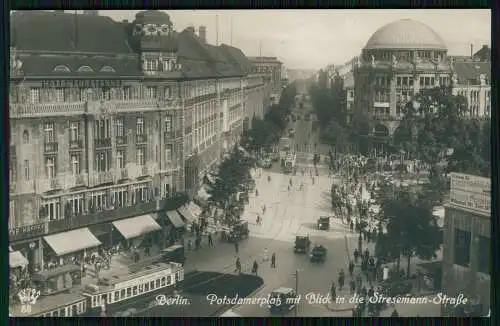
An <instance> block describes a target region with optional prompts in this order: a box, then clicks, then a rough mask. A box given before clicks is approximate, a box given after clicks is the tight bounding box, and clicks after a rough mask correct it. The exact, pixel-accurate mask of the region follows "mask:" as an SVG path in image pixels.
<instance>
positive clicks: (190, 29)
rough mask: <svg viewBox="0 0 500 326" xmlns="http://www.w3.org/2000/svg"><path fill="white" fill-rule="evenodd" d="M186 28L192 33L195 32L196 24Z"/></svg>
mask: <svg viewBox="0 0 500 326" xmlns="http://www.w3.org/2000/svg"><path fill="white" fill-rule="evenodd" d="M186 30H187V31H188V32H190V33H193V34H194V26H193V25H189V26H188V27H187V28H186Z"/></svg>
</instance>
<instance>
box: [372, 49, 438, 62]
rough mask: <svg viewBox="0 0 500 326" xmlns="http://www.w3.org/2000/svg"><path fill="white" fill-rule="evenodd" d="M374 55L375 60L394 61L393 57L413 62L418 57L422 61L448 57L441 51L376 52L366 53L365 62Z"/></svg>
mask: <svg viewBox="0 0 500 326" xmlns="http://www.w3.org/2000/svg"><path fill="white" fill-rule="evenodd" d="M372 55H373V56H374V57H375V60H384V61H388V60H392V58H393V57H395V58H396V60H402V61H408V60H413V59H415V58H416V57H418V58H421V59H433V60H437V59H438V58H439V57H441V59H444V58H445V56H446V53H445V52H440V51H415V52H414V51H374V52H365V53H364V55H363V60H365V61H370V60H371V59H372Z"/></svg>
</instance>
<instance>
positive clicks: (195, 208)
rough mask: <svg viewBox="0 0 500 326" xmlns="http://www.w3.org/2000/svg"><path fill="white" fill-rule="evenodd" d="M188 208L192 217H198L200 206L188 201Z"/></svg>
mask: <svg viewBox="0 0 500 326" xmlns="http://www.w3.org/2000/svg"><path fill="white" fill-rule="evenodd" d="M188 210H189V211H190V212H191V213H192V214H193V215H194V217H196V218H198V217H200V215H201V213H202V212H203V210H202V209H201V207H200V206H198V205H196V204H195V203H194V202H190V203H189V205H188Z"/></svg>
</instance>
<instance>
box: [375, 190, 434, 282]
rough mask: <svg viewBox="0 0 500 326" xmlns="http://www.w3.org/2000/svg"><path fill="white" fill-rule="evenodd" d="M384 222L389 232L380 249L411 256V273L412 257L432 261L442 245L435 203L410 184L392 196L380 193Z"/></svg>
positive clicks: (399, 255)
mask: <svg viewBox="0 0 500 326" xmlns="http://www.w3.org/2000/svg"><path fill="white" fill-rule="evenodd" d="M379 199H380V214H381V215H382V217H381V218H380V219H381V221H382V222H383V223H384V224H385V228H386V230H387V232H386V234H385V235H383V236H382V237H380V240H379V239H377V241H378V247H379V249H378V251H379V252H385V251H387V252H388V253H389V254H390V256H392V257H396V259H397V268H398V270H399V269H400V257H401V256H404V257H406V258H407V275H408V276H409V275H410V261H411V258H412V257H415V256H416V257H419V258H421V259H425V260H429V259H431V258H433V257H436V251H437V250H438V249H439V248H440V235H439V228H438V225H437V220H436V217H435V216H434V215H433V212H432V211H433V209H432V208H433V206H432V203H431V201H430V200H428V198H427V196H426V194H425V193H424V192H421V191H419V190H418V189H415V188H410V187H398V188H396V189H395V191H394V194H393V195H392V196H380V197H379Z"/></svg>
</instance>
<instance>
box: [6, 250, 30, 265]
mask: <svg viewBox="0 0 500 326" xmlns="http://www.w3.org/2000/svg"><path fill="white" fill-rule="evenodd" d="M27 265H28V260H27V259H26V257H24V256H23V254H22V253H21V252H20V251H12V252H9V266H10V267H12V268H16V267H24V266H27Z"/></svg>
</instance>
